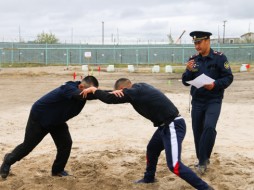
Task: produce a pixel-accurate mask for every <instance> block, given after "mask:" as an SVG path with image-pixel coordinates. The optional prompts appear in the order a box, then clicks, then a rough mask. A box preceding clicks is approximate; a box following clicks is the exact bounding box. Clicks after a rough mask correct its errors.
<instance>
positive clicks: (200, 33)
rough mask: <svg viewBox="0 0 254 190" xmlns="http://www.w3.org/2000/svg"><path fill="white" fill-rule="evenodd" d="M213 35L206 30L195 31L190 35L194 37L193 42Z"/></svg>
mask: <svg viewBox="0 0 254 190" xmlns="http://www.w3.org/2000/svg"><path fill="white" fill-rule="evenodd" d="M211 35H212V33H211V32H204V31H193V32H191V33H190V36H191V37H192V38H193V42H198V41H201V40H204V39H208V38H210V36H211Z"/></svg>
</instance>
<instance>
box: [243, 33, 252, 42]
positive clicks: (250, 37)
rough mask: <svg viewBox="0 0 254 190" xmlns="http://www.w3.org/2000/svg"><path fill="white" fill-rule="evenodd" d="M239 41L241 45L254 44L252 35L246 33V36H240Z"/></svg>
mask: <svg viewBox="0 0 254 190" xmlns="http://www.w3.org/2000/svg"><path fill="white" fill-rule="evenodd" d="M241 41H242V42H243V43H254V33H253V32H248V33H246V34H243V35H241Z"/></svg>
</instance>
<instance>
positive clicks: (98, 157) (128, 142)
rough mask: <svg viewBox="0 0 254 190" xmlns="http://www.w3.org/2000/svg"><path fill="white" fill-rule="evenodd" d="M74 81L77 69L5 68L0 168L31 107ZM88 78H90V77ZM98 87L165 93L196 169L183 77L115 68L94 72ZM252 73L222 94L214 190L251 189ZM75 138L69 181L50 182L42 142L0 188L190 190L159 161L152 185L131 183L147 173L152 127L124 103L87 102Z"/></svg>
mask: <svg viewBox="0 0 254 190" xmlns="http://www.w3.org/2000/svg"><path fill="white" fill-rule="evenodd" d="M74 72H75V73H76V74H77V79H76V80H79V79H80V78H81V76H84V75H87V73H83V71H82V70H81V67H77V66H75V67H74V66H73V67H69V68H68V69H66V67H62V66H56V67H34V68H2V70H1V71H0V105H1V106H0V163H1V162H2V161H1V160H2V159H3V157H4V155H5V153H7V152H9V151H11V150H12V149H13V148H14V147H15V146H16V145H18V144H20V143H21V142H22V141H23V138H24V132H25V125H26V122H27V118H28V115H29V111H30V108H31V106H32V104H33V103H34V102H35V101H36V100H37V99H38V98H40V97H41V96H42V95H44V94H45V93H47V92H48V91H50V90H52V89H54V88H56V87H58V86H59V85H61V84H63V83H64V82H66V81H69V80H73V73H74ZM90 74H91V73H90ZM93 75H94V76H96V77H97V78H98V80H99V82H100V88H102V89H112V87H113V84H114V82H115V80H116V79H118V78H120V77H127V78H129V79H130V80H131V81H132V82H146V83H149V84H151V85H153V86H155V87H157V88H158V89H160V90H161V91H162V92H164V93H165V94H166V95H167V96H168V97H169V98H170V99H171V100H172V101H173V102H174V103H175V104H176V105H177V107H178V108H179V110H180V112H181V114H182V115H183V116H184V118H185V119H186V123H187V127H188V129H187V134H186V138H185V140H184V143H183V153H182V159H183V162H184V163H185V164H186V165H187V166H189V167H191V168H192V169H193V163H194V162H195V161H196V159H195V150H194V143H193V136H192V130H191V118H190V113H189V87H185V86H183V85H182V83H181V80H180V79H181V74H176V73H170V74H169V73H163V72H161V73H151V72H150V70H149V69H148V68H139V70H137V71H136V72H135V73H129V72H127V70H126V69H123V68H122V69H117V70H116V71H115V72H112V73H107V72H105V71H104V70H102V71H101V72H100V73H99V72H98V71H93ZM253 119H254V70H251V71H250V72H242V73H235V74H234V82H233V83H232V85H231V86H230V87H229V88H228V89H226V92H225V98H224V102H223V108H222V113H221V116H220V120H219V122H218V125H217V132H218V135H217V139H216V145H215V148H214V151H213V155H212V158H211V164H210V166H209V168H208V172H207V174H205V175H204V176H202V178H203V179H204V180H205V181H207V182H208V183H209V184H211V185H212V186H213V187H214V188H215V189H218V190H229V189H230V190H231V189H237V190H254V175H253V173H254V153H253V149H254V141H253V139H254V129H253ZM68 125H69V126H70V131H71V134H72V139H73V148H72V153H71V157H70V159H69V162H68V164H67V166H66V169H67V170H68V171H69V172H70V173H72V174H73V176H71V177H67V178H57V177H51V176H50V171H51V164H52V163H53V160H54V157H55V152H56V151H55V146H54V143H53V140H52V139H51V137H50V136H47V137H45V139H43V141H42V142H41V143H40V145H38V147H36V148H35V149H34V150H33V151H32V152H31V153H30V154H29V155H28V156H27V157H25V158H24V159H23V160H21V161H20V162H17V163H16V164H14V165H13V166H12V170H11V174H10V176H9V177H8V178H7V180H2V179H0V189H1V190H12V189H13V190H14V189H15V190H28V189H29V190H30V189H39V190H40V189H41V190H42V189H43V190H45V189H47V190H73V189H75V190H91V189H94V190H102V189H103V190H130V189H136V190H166V189H172V190H176V189H177V190H178V189H179V190H190V189H193V188H192V187H191V186H190V185H188V184H187V183H186V182H184V181H183V180H181V179H180V178H178V177H176V176H175V175H174V174H172V173H171V172H170V171H169V170H168V168H167V166H166V161H165V154H164V153H163V154H162V155H161V157H160V160H159V164H158V169H157V174H156V177H157V179H158V182H157V183H155V184H147V185H136V184H133V181H134V180H137V179H139V178H141V177H142V175H143V172H144V170H145V151H146V145H147V143H148V141H149V139H150V138H151V136H152V134H153V132H154V131H155V128H153V127H152V124H151V123H150V122H149V121H148V120H146V119H144V118H142V117H141V116H139V115H138V114H137V113H136V112H135V111H134V110H133V108H132V107H131V105H129V104H122V105H106V104H104V103H102V102H100V101H98V100H95V101H89V102H88V103H87V104H86V105H85V107H84V109H83V110H82V112H81V114H80V115H78V116H77V117H75V118H73V119H71V120H70V121H68Z"/></svg>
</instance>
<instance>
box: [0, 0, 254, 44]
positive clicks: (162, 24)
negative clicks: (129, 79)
mask: <svg viewBox="0 0 254 190" xmlns="http://www.w3.org/2000/svg"><path fill="white" fill-rule="evenodd" d="M0 7H1V11H0V41H14V42H18V41H19V37H21V38H22V40H24V41H33V40H35V38H36V36H37V34H39V33H41V32H43V31H44V32H47V33H48V32H52V33H53V34H55V35H56V37H57V38H58V39H60V41H61V42H66V43H70V42H74V43H102V21H103V22H104V42H105V44H106V43H111V41H112V39H115V41H117V42H119V43H120V44H124V43H127V42H128V43H130V42H132V43H141V42H148V41H150V42H151V43H155V42H156V43H160V42H167V34H169V33H171V35H172V37H173V39H174V40H176V39H177V38H178V37H179V36H180V35H181V34H182V32H183V31H184V30H185V31H186V32H185V33H184V35H183V37H182V41H181V42H182V43H184V42H185V43H190V42H191V38H190V36H189V33H190V32H191V31H193V30H205V31H210V32H212V33H213V36H212V37H213V38H217V37H218V34H219V35H220V37H221V38H222V37H223V29H224V27H223V21H227V22H226V23H225V37H239V36H241V35H242V34H244V33H247V32H249V31H250V32H254V11H253V7H254V1H253V0H233V1H232V0H231V1H229V0H213V1H205V0H175V1H172V0H153V1H152V0H127V1H124V0H89V1H88V0H58V1H54V0H6V1H4V0H1V1H0ZM112 37H113V38H112Z"/></svg>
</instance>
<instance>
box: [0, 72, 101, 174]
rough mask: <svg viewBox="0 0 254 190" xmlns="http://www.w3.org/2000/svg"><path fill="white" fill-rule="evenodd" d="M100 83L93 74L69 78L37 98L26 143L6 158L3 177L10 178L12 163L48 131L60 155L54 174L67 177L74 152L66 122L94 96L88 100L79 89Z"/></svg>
mask: <svg viewBox="0 0 254 190" xmlns="http://www.w3.org/2000/svg"><path fill="white" fill-rule="evenodd" d="M91 85H93V86H96V87H98V85H99V83H98V81H97V79H96V78H95V77H93V76H87V77H85V78H84V79H83V80H82V81H81V82H80V81H75V82H72V81H69V82H66V83H65V84H64V85H61V86H60V87H58V88H56V89H54V90H52V91H51V92H49V93H48V94H46V95H44V96H43V97H41V98H40V99H39V100H37V101H36V102H35V103H34V104H33V106H32V108H31V111H30V115H29V118H28V122H27V126H26V133H25V138H24V142H23V143H21V144H20V145H18V146H17V147H16V148H15V149H14V150H13V151H12V152H11V153H8V154H6V155H5V157H4V161H3V163H2V165H1V168H0V174H1V177H2V178H7V176H8V175H9V172H10V168H11V165H12V164H14V163H15V162H16V161H19V160H21V159H22V158H24V157H25V156H27V155H28V154H29V153H30V152H31V151H32V150H33V149H34V148H35V147H36V146H37V145H38V144H39V143H40V141H41V140H42V139H43V138H44V137H45V136H46V135H47V134H48V133H49V134H50V135H51V137H52V138H53V140H54V143H55V145H56V147H57V155H56V158H55V161H54V163H53V166H52V175H53V176H67V175H68V173H67V172H66V171H65V170H64V168H65V165H66V163H67V161H68V158H69V156H70V152H71V146H72V139H71V135H70V133H69V129H68V125H67V123H66V122H67V121H68V120H69V119H71V118H73V117H74V116H76V115H78V114H79V113H80V112H81V110H82V109H83V107H84V105H85V103H86V100H92V99H95V97H94V95H93V94H89V95H88V96H87V97H86V98H85V99H84V98H83V97H82V96H81V95H80V92H81V91H82V90H83V89H85V88H87V87H90V86H91Z"/></svg>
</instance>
